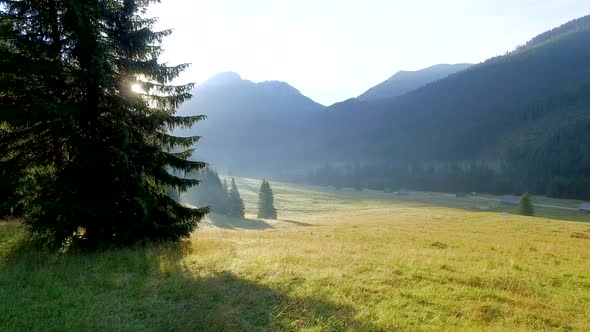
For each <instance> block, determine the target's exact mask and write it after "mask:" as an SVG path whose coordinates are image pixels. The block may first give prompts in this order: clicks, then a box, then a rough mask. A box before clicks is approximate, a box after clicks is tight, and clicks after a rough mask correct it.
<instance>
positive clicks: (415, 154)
mask: <svg viewBox="0 0 590 332" xmlns="http://www.w3.org/2000/svg"><path fill="white" fill-rule="evenodd" d="M589 26H590V17H584V18H582V19H579V20H577V21H575V22H571V23H568V24H567V25H564V26H563V27H561V28H559V29H555V30H553V31H552V32H550V33H547V34H543V35H541V36H540V37H537V38H535V39H533V41H532V42H530V43H528V44H527V45H525V46H523V47H520V48H518V49H517V50H516V51H514V52H511V53H509V54H507V55H505V56H502V57H496V58H493V59H490V60H488V61H486V62H484V63H482V64H479V65H476V66H473V67H471V68H469V69H467V70H465V71H463V72H460V73H458V74H456V75H452V76H450V77H448V78H446V79H442V80H440V81H437V82H435V83H432V84H430V85H428V86H425V87H423V88H421V89H418V90H416V91H413V92H410V93H408V94H406V95H404V96H401V97H399V98H396V99H393V100H389V101H382V102H372V103H362V104H359V103H357V104H356V105H352V106H353V107H348V106H351V105H347V104H339V105H335V106H334V107H332V109H330V110H328V111H327V112H325V114H323V115H322V118H321V120H319V121H317V122H316V123H317V124H318V125H319V127H318V128H316V131H317V133H318V135H323V137H324V142H326V145H325V146H324V147H323V149H328V146H333V145H331V144H330V143H329V142H337V141H340V142H343V143H344V142H346V144H345V145H343V146H342V149H339V150H334V149H333V148H332V149H330V150H331V153H330V154H329V155H327V157H329V158H331V161H333V162H337V161H344V160H346V161H348V162H349V163H350V164H352V163H355V162H356V163H357V164H360V166H357V169H356V171H351V170H348V171H346V170H342V171H341V172H343V173H346V174H349V175H350V174H357V175H356V176H355V175H350V176H352V177H353V178H356V180H355V181H360V182H361V183H362V184H363V185H370V184H371V183H375V182H381V183H384V182H391V183H390V185H391V186H393V187H397V186H398V185H401V183H400V182H399V181H395V180H394V179H395V178H397V177H401V178H403V179H404V181H403V182H405V183H404V184H405V185H407V186H409V187H412V186H419V187H421V188H423V189H447V190H453V189H459V188H456V186H455V184H456V183H458V181H450V180H449V179H450V178H451V174H455V175H453V177H459V178H461V179H465V178H467V177H468V176H467V174H468V173H471V172H472V171H471V169H473V172H475V170H476V169H477V173H478V174H479V173H482V175H480V176H478V177H476V179H477V180H475V181H471V183H470V185H469V186H467V187H468V188H464V187H465V186H460V188H461V189H471V190H491V189H490V186H487V185H483V183H482V182H483V181H484V180H486V181H490V180H491V182H492V183H493V184H494V187H495V190H496V191H514V192H521V191H526V190H529V191H533V192H536V193H548V194H552V195H556V196H568V197H569V196H578V197H589V196H590V192H589V191H588V189H586V188H588V187H589V186H588V183H589V182H588V178H587V175H586V174H588V173H587V170H588V169H590V160H589V159H588V157H587V156H588V143H587V142H588V141H589V140H588V135H589V134H588V129H589V125H590V121H589V117H590V115H589V114H590V100H589V97H588V96H589V94H588V92H589V91H590V90H589V87H590V29H589ZM322 126H323V127H322ZM334 128H338V129H337V130H335V129H334ZM363 165H371V167H368V168H370V169H371V170H366V173H367V177H370V178H371V179H372V180H368V179H364V180H362V179H359V177H362V176H361V175H360V174H362V173H363V170H362V166H363ZM379 165H381V166H379ZM482 167H483V169H484V170H485V171H482V170H481V169H480V168H482ZM375 168H376V169H379V170H380V172H379V174H381V176H380V177H379V178H380V179H381V181H378V180H377V179H375V177H376V176H375V174H376V169H375ZM400 169H405V170H408V169H410V171H407V172H409V173H410V174H406V175H404V174H403V172H401V171H400ZM393 170H395V171H393ZM416 173H426V174H429V175H428V176H426V174H422V175H421V176H418V177H417V179H416V181H409V180H408V179H410V178H412V176H409V175H411V174H416ZM430 177H433V178H434V179H431V180H427V178H430ZM418 182H419V183H418ZM440 183H448V184H449V185H448V186H444V185H440Z"/></svg>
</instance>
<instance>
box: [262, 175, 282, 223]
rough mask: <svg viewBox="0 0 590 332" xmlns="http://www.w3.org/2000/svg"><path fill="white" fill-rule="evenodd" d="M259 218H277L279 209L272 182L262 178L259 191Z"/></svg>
mask: <svg viewBox="0 0 590 332" xmlns="http://www.w3.org/2000/svg"><path fill="white" fill-rule="evenodd" d="M258 218H266V219H277V209H276V208H275V206H274V194H273V192H272V188H271V187H270V183H269V182H268V181H266V180H262V184H261V185H260V190H259V192H258Z"/></svg>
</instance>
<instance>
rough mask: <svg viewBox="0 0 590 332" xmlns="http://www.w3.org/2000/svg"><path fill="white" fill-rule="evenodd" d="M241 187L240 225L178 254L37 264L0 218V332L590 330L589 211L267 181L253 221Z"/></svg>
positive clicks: (152, 251) (230, 223) (60, 258)
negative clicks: (265, 197) (265, 199)
mask: <svg viewBox="0 0 590 332" xmlns="http://www.w3.org/2000/svg"><path fill="white" fill-rule="evenodd" d="M237 182H238V186H239V188H240V191H241V193H242V197H243V198H244V200H245V202H246V207H247V217H248V218H247V219H246V220H236V219H232V218H227V217H222V216H218V215H211V216H210V217H208V219H207V220H206V221H205V222H204V223H203V225H202V226H201V228H200V229H199V230H197V231H196V232H194V234H193V235H192V237H191V238H190V239H188V240H187V241H184V242H183V243H180V244H177V245H170V244H163V245H151V246H149V247H137V248H119V249H113V250H109V251H106V252H101V253H93V254H79V253H69V254H66V255H64V254H56V253H48V252H44V251H41V250H35V249H33V248H32V247H31V246H30V244H29V241H28V239H27V237H26V236H25V234H24V233H23V232H22V229H21V228H20V226H19V225H18V223H17V222H14V221H12V222H1V223H0V330H1V331H13V330H15V331H35V330H39V331H95V330H106V331H108V330H118V331H119V330H121V331H129V330H137V331H417V330H418V331H419V330H424V331H432V330H453V331H454V330H463V331H482V330H484V331H544V330H547V331H548V330H551V331H555V330H558V331H559V330H562V331H589V330H590V223H585V222H584V221H590V215H588V214H582V213H579V212H576V211H568V210H555V209H549V208H539V209H537V212H538V215H539V216H538V217H521V216H515V215H512V214H510V215H504V214H503V213H502V212H504V211H506V212H511V211H512V210H511V208H507V207H505V206H501V205H499V204H498V203H497V202H493V201H487V200H482V199H477V198H474V197H465V198H456V197H452V196H440V195H434V194H426V193H424V194H419V195H412V196H397V195H395V194H391V193H382V192H376V191H363V192H355V191H353V190H351V189H343V190H340V191H336V190H333V189H327V188H317V187H306V186H297V185H290V184H282V183H271V184H272V186H273V190H274V192H275V201H276V205H277V208H278V211H279V220H277V221H271V220H257V219H256V218H255V215H256V213H255V212H256V211H255V208H256V198H257V197H256V193H257V190H258V186H259V185H260V182H259V181H258V180H253V179H237ZM535 200H538V201H539V202H540V201H543V202H547V201H549V202H550V203H552V204H557V205H561V206H575V205H576V204H577V203H578V202H572V201H560V200H549V199H545V198H535V197H534V198H533V201H534V202H537V201H535Z"/></svg>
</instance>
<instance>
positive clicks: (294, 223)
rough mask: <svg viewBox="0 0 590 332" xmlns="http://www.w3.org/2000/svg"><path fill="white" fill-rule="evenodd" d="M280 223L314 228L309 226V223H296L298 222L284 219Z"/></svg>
mask: <svg viewBox="0 0 590 332" xmlns="http://www.w3.org/2000/svg"><path fill="white" fill-rule="evenodd" d="M280 221H282V222H286V223H289V224H293V225H296V226H301V227H307V226H313V224H309V223H306V222H302V221H296V220H284V219H281V220H280Z"/></svg>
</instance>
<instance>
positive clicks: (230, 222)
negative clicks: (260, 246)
mask: <svg viewBox="0 0 590 332" xmlns="http://www.w3.org/2000/svg"><path fill="white" fill-rule="evenodd" d="M207 218H208V219H209V221H210V222H211V225H213V226H216V227H219V228H224V229H252V230H262V229H269V228H273V226H272V225H270V224H268V223H267V222H265V221H262V220H258V219H248V218H236V217H230V216H226V215H222V214H217V213H210V214H208V215H207Z"/></svg>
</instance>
